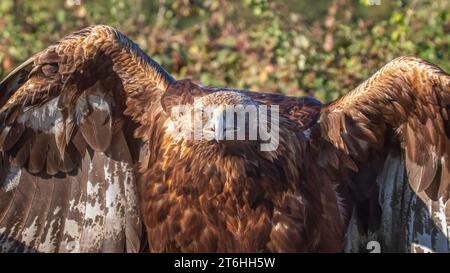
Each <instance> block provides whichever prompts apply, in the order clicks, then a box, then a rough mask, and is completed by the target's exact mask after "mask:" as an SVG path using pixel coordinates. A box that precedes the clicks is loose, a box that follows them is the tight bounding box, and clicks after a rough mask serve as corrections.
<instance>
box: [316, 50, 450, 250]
mask: <svg viewBox="0 0 450 273" xmlns="http://www.w3.org/2000/svg"><path fill="white" fill-rule="evenodd" d="M449 98H450V75H449V74H447V73H446V72H444V71H443V70H442V69H440V68H439V67H437V66H435V65H433V64H431V63H429V62H427V61H425V60H422V59H419V58H415V57H410V56H407V57H400V58H397V59H395V60H393V61H391V62H390V63H388V64H387V65H386V66H384V67H383V68H382V69H380V70H379V71H378V72H377V73H376V74H374V75H373V76H372V77H371V78H369V79H368V80H367V81H365V82H364V83H362V84H361V85H360V86H358V87H357V88H356V89H355V90H353V91H351V92H349V93H348V94H346V95H345V96H343V97H342V98H340V99H338V100H337V101H335V102H333V103H331V104H329V105H327V106H326V107H324V108H323V109H322V111H321V116H320V129H321V136H322V138H321V140H325V141H326V142H329V143H331V144H333V145H334V146H335V147H336V148H337V149H338V151H339V152H340V153H342V154H343V155H344V157H345V155H348V156H349V157H350V158H352V159H353V160H354V161H355V162H356V163H357V165H358V166H362V165H363V164H370V165H372V166H373V168H374V169H377V170H378V171H377V178H376V179H372V180H370V181H369V182H370V183H367V181H361V179H359V178H360V177H364V176H361V175H360V174H359V175H356V176H355V177H356V178H355V179H353V181H350V182H349V183H351V184H355V185H357V184H360V185H369V184H371V185H377V186H379V191H380V198H379V200H378V204H379V205H380V206H381V208H382V212H381V215H370V216H369V217H375V218H379V219H380V220H381V222H380V223H381V224H380V226H379V227H378V235H377V236H379V238H381V239H380V240H382V241H383V242H384V244H385V246H384V250H385V251H423V250H426V249H429V250H432V251H441V250H448V247H449V246H450V243H449V242H450V241H449V237H448V234H447V231H448V229H449V227H450V221H448V220H449V219H450V215H449V214H448V213H447V212H445V204H446V203H447V202H448V200H449V197H450V196H449V190H450V188H449V187H450V183H449V176H448V173H449V170H450V159H449V156H450V150H449V149H448V148H449V147H450V134H449V132H450V131H449V130H448V129H447V128H449V126H450V121H449V117H448V113H447V109H449V107H450V100H449ZM343 119H344V120H345V121H346V122H345V123H343V122H342V120H343ZM321 140H320V141H321ZM357 143H363V145H357ZM397 150H400V152H399V154H400V155H399V156H392V153H393V152H394V153H395V151H397ZM324 156H325V157H326V155H324ZM341 156H342V155H341ZM375 156H377V157H379V156H381V157H383V158H385V159H384V161H382V162H384V163H381V164H385V165H384V167H383V165H381V166H379V167H377V164H375V161H374V157H375ZM333 162H334V160H333V159H332V158H331V159H330V162H329V163H328V164H330V165H334V163H333ZM387 162H390V163H389V164H388V165H390V166H391V167H389V166H388V165H386V163H387ZM393 166H395V168H394V167H393ZM370 187H371V186H370ZM351 188H352V189H354V188H358V187H354V186H351ZM364 188H365V189H364ZM368 188H369V186H365V187H362V190H363V191H364V190H368ZM360 189H361V187H360ZM407 192H410V193H407ZM356 195H361V194H360V193H356ZM367 196H370V195H367ZM439 211H442V215H441V216H440V217H441V218H440V219H441V221H440V223H439V224H437V222H438V220H437V218H436V215H437V214H438V213H439ZM446 213H447V214H446ZM358 217H361V215H359V216H356V218H358ZM389 217H391V218H392V217H393V218H396V219H398V221H397V222H396V223H393V222H392V220H389V219H388V218H389ZM388 222H389V223H391V222H392V223H391V224H392V226H390V227H389V228H387V226H386V223H388ZM391 224H389V225H391ZM401 229H405V230H406V231H407V232H406V233H405V232H404V231H402V230H401ZM438 231H439V232H440V234H437V233H439V232H438ZM365 233H366V235H367V231H366V232H365ZM420 234H422V235H420ZM366 235H364V236H366ZM441 235H442V236H441ZM359 236H361V237H364V236H362V235H359ZM437 237H439V238H441V239H442V238H446V239H442V240H440V241H439V240H435V238H437ZM365 238H366V240H368V239H367V238H368V237H367V236H366V237H365ZM366 242H367V241H366ZM442 244H444V245H445V246H443V245H442ZM349 245H351V243H350V244H349Z"/></svg>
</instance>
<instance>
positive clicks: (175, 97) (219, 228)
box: [0, 26, 450, 252]
mask: <svg viewBox="0 0 450 273" xmlns="http://www.w3.org/2000/svg"><path fill="white" fill-rule="evenodd" d="M0 91H1V93H0V118H1V123H0V125H1V126H0V151H1V152H0V156H1V157H0V181H1V184H0V251H2V252H22V251H43V252H54V251H57V252H101V251H104V252H121V251H128V252H137V251H143V250H144V251H145V250H149V251H154V252H161V251H170V252H179V251H181V252H263V251H264V252H265V251H275V252H316V251H319V252H329V251H331V252H336V251H342V250H347V251H361V250H363V251H364V250H365V247H366V243H367V242H368V241H370V240H378V241H379V242H380V243H381V246H382V249H383V250H385V251H423V250H427V249H431V250H435V251H445V252H447V251H450V247H449V241H448V230H449V227H450V225H449V223H450V221H449V217H450V203H449V202H448V198H449V180H450V175H449V163H448V155H449V154H450V151H449V147H450V145H449V144H450V142H449V133H450V131H449V128H448V127H449V122H448V108H449V104H450V103H449V100H450V77H449V75H448V74H446V73H445V72H443V71H442V70H440V69H439V68H438V67H436V66H434V65H432V64H430V63H427V62H426V61H423V60H420V59H418V58H414V57H402V58H398V59H396V60H394V61H392V62H390V63H389V64H387V65H386V66H385V67H384V68H383V69H381V70H380V71H379V72H378V73H377V74H375V75H374V76H372V77H371V78H370V79H369V80H367V81H366V82H365V83H363V84H362V85H361V86H359V87H358V88H356V89H355V90H354V91H351V92H349V93H348V94H347V95H346V96H344V97H342V98H341V99H339V100H337V101H335V102H333V103H331V104H329V105H322V104H321V103H320V102H318V101H317V100H315V99H314V98H311V97H300V98H295V97H286V96H283V95H280V94H271V93H259V92H251V91H242V90H233V89H226V88H213V87H202V86H200V85H197V84H195V83H194V82H192V81H190V80H179V81H176V80H175V79H174V78H172V77H171V76H170V75H169V74H168V73H167V72H166V71H165V70H164V69H163V68H161V67H160V66H159V65H158V64H157V63H156V62H155V61H153V60H152V59H151V58H149V57H148V56H146V55H145V54H144V53H143V52H142V51H141V50H140V49H139V48H138V47H137V45H135V44H134V43H133V42H131V41H130V40H129V39H128V38H126V37H125V36H124V35H123V34H121V33H120V32H118V31H117V30H115V29H113V28H111V27H108V26H94V27H90V28H87V29H84V30H81V31H79V32H76V33H73V34H71V35H69V36H67V37H65V38H63V39H62V40H61V41H59V42H58V43H56V44H55V45H52V46H50V47H48V48H47V49H45V50H44V51H42V52H40V53H38V54H36V55H35V56H33V57H32V58H31V59H29V60H28V61H26V62H25V63H24V64H22V65H21V66H20V67H18V68H17V69H16V70H15V71H13V72H12V73H11V74H10V75H9V76H8V77H6V78H5V79H4V80H3V81H2V82H1V83H0ZM238 104H241V105H245V106H248V105H253V106H264V105H267V106H271V105H272V106H279V117H278V118H277V119H276V122H277V123H278V124H279V130H280V131H279V143H278V146H277V148H276V149H275V150H272V151H261V150H260V149H259V144H261V142H262V139H260V138H259V137H258V138H257V139H255V140H242V141H231V140H223V141H217V140H207V139H198V140H191V139H189V138H188V137H187V135H184V134H178V135H177V134H173V130H174V129H177V128H182V127H183V126H185V125H186V124H188V123H186V117H179V116H177V115H175V114H174V112H173V110H174V109H176V107H177V106H179V105H187V106H188V108H189V109H193V108H195V107H196V106H197V105H201V106H204V107H207V106H214V107H215V108H214V109H215V111H216V112H214V113H222V112H221V111H222V110H221V109H223V108H221V107H225V106H226V105H238ZM270 115H274V114H273V113H272V112H270ZM271 122H272V121H271ZM188 125H189V124H188ZM225 125H226V126H228V125H229V124H225ZM189 126H190V125H189ZM245 126H250V124H245ZM214 128H215V129H213V130H212V131H211V129H208V130H209V131H208V132H210V133H212V134H213V135H215V134H217V133H218V130H217V127H214ZM238 129H239V128H238ZM202 130H206V127H205V128H202ZM227 130H228V129H227ZM221 133H222V132H221Z"/></svg>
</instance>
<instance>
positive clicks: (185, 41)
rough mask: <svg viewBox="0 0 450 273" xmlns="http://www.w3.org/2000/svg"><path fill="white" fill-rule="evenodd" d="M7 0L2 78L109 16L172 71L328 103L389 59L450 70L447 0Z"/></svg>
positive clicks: (1, 6) (0, 32) (1, 10)
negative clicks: (376, 0) (410, 58)
mask: <svg viewBox="0 0 450 273" xmlns="http://www.w3.org/2000/svg"><path fill="white" fill-rule="evenodd" d="M80 1H81V5H74V3H76V2H77V1H76V0H66V1H61V0H46V1H25V0H1V1H0V77H4V76H5V75H6V74H7V73H8V72H9V71H10V70H12V69H13V68H14V67H15V66H16V65H18V64H20V63H21V62H23V61H24V60H26V59H27V58H28V57H29V56H31V55H33V54H34V53H36V52H38V51H39V50H41V49H43V48H45V47H46V46H48V45H49V44H51V43H52V42H54V41H57V40H58V39H59V38H61V37H62V36H64V35H65V34H67V33H70V32H72V31H75V30H78V29H81V28H83V27H85V26H88V25H92V24H109V25H112V26H115V27H118V28H119V29H120V30H121V31H122V32H124V33H125V34H126V35H128V36H129V37H130V38H131V39H133V40H134V41H135V42H137V43H138V44H139V45H140V46H141V47H142V48H143V49H144V51H146V52H147V53H148V54H149V55H150V56H152V57H153V58H155V59H156V60H157V61H158V62H159V63H161V64H162V65H163V66H164V67H165V68H166V69H167V70H168V71H169V72H170V73H172V74H173V75H174V76H175V77H176V78H185V77H189V78H193V79H195V80H199V81H201V82H202V83H203V84H206V85H218V86H231V87H236V88H245V89H253V90H264V91H276V92H282V93H285V94H289V95H304V94H309V95H315V96H317V97H318V98H319V99H321V100H323V101H330V100H333V99H335V98H337V97H338V96H340V95H342V94H343V93H345V92H347V91H349V90H350V89H351V88H353V87H355V86H356V85H357V84H358V83H360V82H361V81H362V80H364V79H365V78H367V77H368V76H370V74H372V73H373V72H374V71H376V70H377V69H379V68H380V67H381V66H382V65H383V64H385V63H386V62H387V61H389V60H391V59H393V58H395V57H397V56H400V55H405V54H414V55H418V56H421V57H424V58H426V59H428V60H430V61H431V62H433V63H436V64H438V65H440V66H441V67H443V68H444V69H446V70H447V71H450V62H449V60H450V53H449V52H450V51H449V48H450V35H449V34H450V3H449V1H447V0H434V1H433V0H411V1H399V0H395V1H394V0H392V1H388V0H381V5H380V6H370V5H368V3H369V1H364V0H314V1H300V2H299V1H296V0H284V1H268V0H245V1H242V2H240V1H225V0H207V1H202V0H155V1H146V0H129V1H125V0H102V1H87V0H80Z"/></svg>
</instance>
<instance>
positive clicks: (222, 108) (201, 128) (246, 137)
mask: <svg viewBox="0 0 450 273" xmlns="http://www.w3.org/2000/svg"><path fill="white" fill-rule="evenodd" d="M272 116H273V115H272V113H271V111H270V109H269V107H267V106H266V105H261V104H259V103H257V102H256V101H254V100H253V99H252V98H250V97H248V96H246V95H245V93H244V92H237V91H220V92H212V93H209V94H206V95H204V96H199V97H196V98H195V99H193V100H192V103H191V104H186V105H182V104H181V105H177V107H174V108H172V113H171V115H170V117H171V118H170V121H169V122H168V125H167V130H166V131H167V132H169V133H171V134H172V137H173V138H174V139H175V140H177V141H182V140H183V141H189V142H191V141H194V142H196V143H200V144H209V145H220V146H224V147H228V148H236V147H241V148H242V147H248V146H254V145H256V144H260V143H261V142H262V141H267V140H268V137H267V134H268V132H267V130H268V129H269V130H271V132H272V131H275V130H274V128H273V127H274V126H273V125H272V124H271V122H273V121H274V118H276V117H275V116H273V117H272ZM275 120H276V119H275ZM274 123H276V122H274ZM261 127H264V130H261V129H262V128H261Z"/></svg>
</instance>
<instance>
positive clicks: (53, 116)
mask: <svg viewBox="0 0 450 273" xmlns="http://www.w3.org/2000/svg"><path fill="white" fill-rule="evenodd" d="M58 99H59V97H56V98H54V99H52V100H50V101H48V102H47V103H45V104H44V105H42V106H41V107H33V108H28V109H25V111H24V113H23V114H22V115H20V116H19V118H18V119H17V121H18V122H19V123H22V124H26V125H28V126H29V127H31V128H33V129H35V130H39V131H52V130H54V128H55V125H57V124H58V126H61V125H59V124H60V123H62V120H63V117H62V113H61V111H60V110H59V109H58Z"/></svg>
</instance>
